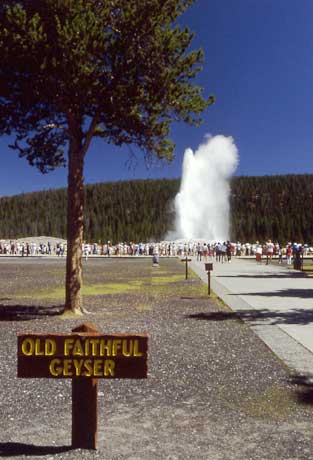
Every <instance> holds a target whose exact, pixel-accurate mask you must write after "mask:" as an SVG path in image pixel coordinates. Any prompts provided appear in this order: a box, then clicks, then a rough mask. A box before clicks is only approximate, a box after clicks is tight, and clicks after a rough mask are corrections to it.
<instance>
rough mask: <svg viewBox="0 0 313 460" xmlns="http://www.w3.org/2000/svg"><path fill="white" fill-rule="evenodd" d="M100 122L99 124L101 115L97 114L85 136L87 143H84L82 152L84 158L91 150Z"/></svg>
mask: <svg viewBox="0 0 313 460" xmlns="http://www.w3.org/2000/svg"><path fill="white" fill-rule="evenodd" d="M98 122H99V113H96V115H95V116H94V117H93V119H92V120H91V123H90V125H89V129H88V131H87V132H86V135H85V141H84V143H83V146H82V150H81V151H82V154H83V156H85V155H86V152H87V150H88V148H89V145H90V142H91V139H92V137H93V135H94V132H95V129H96V127H97V124H98Z"/></svg>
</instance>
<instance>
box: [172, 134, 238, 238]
mask: <svg viewBox="0 0 313 460" xmlns="http://www.w3.org/2000/svg"><path fill="white" fill-rule="evenodd" d="M237 164H238V150H237V147H236V145H235V144H234V141H233V138H232V137H225V136H222V135H218V136H214V137H210V138H208V139H207V140H206V142H205V143H204V144H202V145H200V146H199V147H198V150H197V151H196V152H195V154H194V153H193V151H192V150H191V149H187V150H185V154H184V160H183V172H182V181H181V186H180V191H179V193H178V194H177V195H176V198H175V210H176V231H175V237H176V238H181V239H184V240H191V239H193V240H196V239H205V240H206V241H226V240H228V239H229V194H230V185H229V181H230V178H231V176H232V174H233V173H234V172H235V170H236V167H237Z"/></svg>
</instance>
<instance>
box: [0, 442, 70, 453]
mask: <svg viewBox="0 0 313 460" xmlns="http://www.w3.org/2000/svg"><path fill="white" fill-rule="evenodd" d="M69 450H72V447H71V446H35V445H34V444H23V443H20V442H1V443H0V456H1V457H15V456H19V455H21V456H22V455H33V456H36V455H56V454H61V453H63V452H68V451H69Z"/></svg>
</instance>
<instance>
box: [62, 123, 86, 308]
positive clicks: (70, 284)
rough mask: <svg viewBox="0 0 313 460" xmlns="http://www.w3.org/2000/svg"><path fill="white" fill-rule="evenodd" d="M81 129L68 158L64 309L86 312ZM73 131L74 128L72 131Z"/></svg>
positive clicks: (72, 141) (74, 137) (71, 142)
mask: <svg viewBox="0 0 313 460" xmlns="http://www.w3.org/2000/svg"><path fill="white" fill-rule="evenodd" d="M79 131H80V130H79V128H78V129H77V130H76V132H75V133H74V134H73V135H72V136H71V139H70V145H69V158H68V198H67V200H68V201H67V259H66V299H65V309H64V311H71V312H73V313H75V314H82V313H83V311H84V310H83V305H82V295H81V288H82V244H83V223H84V222H83V221H84V176H83V173H84V153H83V151H82V143H81V136H80V133H79ZM72 132H73V131H72Z"/></svg>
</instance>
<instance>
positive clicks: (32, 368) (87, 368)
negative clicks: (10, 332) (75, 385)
mask: <svg viewBox="0 0 313 460" xmlns="http://www.w3.org/2000/svg"><path fill="white" fill-rule="evenodd" d="M147 351H148V337H147V336H146V335H143V334H130V335H128V334H127V335H126V334H117V335H111V334H110V335H102V334H95V333H92V334H90V333H82V332H80V333H75V334H18V360H17V363H18V367H17V376H18V377H22V378H37V377H40V378H55V379H59V378H76V377H84V378H106V379H114V378H116V379H123V378H129V379H143V378H147Z"/></svg>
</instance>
